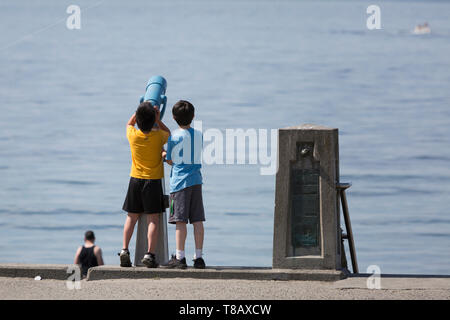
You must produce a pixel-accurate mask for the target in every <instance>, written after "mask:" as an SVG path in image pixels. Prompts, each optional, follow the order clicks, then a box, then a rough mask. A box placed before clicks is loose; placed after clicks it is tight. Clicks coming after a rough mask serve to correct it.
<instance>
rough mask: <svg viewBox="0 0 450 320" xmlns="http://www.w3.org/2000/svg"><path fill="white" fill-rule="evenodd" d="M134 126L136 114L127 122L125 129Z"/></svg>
mask: <svg viewBox="0 0 450 320" xmlns="http://www.w3.org/2000/svg"><path fill="white" fill-rule="evenodd" d="M135 124H136V112H135V113H134V114H133V115H132V116H131V118H130V120H128V122H127V127H128V126H132V127H134V125H135Z"/></svg>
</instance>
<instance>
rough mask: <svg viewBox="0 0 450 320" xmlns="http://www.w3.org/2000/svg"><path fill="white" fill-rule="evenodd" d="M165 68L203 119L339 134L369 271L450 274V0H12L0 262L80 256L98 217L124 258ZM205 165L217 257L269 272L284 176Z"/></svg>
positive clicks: (110, 247) (0, 147)
mask: <svg viewBox="0 0 450 320" xmlns="http://www.w3.org/2000/svg"><path fill="white" fill-rule="evenodd" d="M71 4H76V5H79V6H80V8H81V29H79V30H76V29H75V30H69V29H68V28H67V27H66V19H67V17H69V14H68V13H66V9H67V7H68V6H69V5H71ZM371 4H377V5H379V6H380V9H381V27H382V29H380V30H369V29H367V27H366V19H367V18H368V17H369V14H367V13H366V9H367V7H368V6H369V5H371ZM425 21H427V22H428V23H429V25H430V26H431V29H432V32H431V34H426V35H421V36H419V35H414V34H412V30H413V29H414V26H415V25H417V24H421V23H424V22H425ZM156 74H161V75H163V76H164V77H165V78H166V79H167V81H168V89H167V96H168V105H169V106H172V105H173V104H174V103H175V102H176V101H177V100H178V99H187V100H190V101H191V102H192V103H193V104H194V105H195V107H196V119H197V120H201V121H202V125H203V129H204V130H206V129H208V128H216V129H219V130H221V131H222V132H225V130H226V129H227V128H228V129H235V128H243V129H251V128H255V129H274V128H275V129H276V128H282V127H287V126H293V125H299V124H303V123H316V124H320V125H326V126H330V127H336V128H339V143H340V170H341V181H344V182H352V184H353V185H352V187H351V188H350V189H349V190H348V201H349V209H350V215H351V219H352V223H353V230H354V236H355V242H356V247H357V255H358V260H359V265H360V271H361V272H365V271H366V269H367V267H368V266H370V265H377V266H379V267H380V269H381V271H382V272H383V273H420V274H450V2H449V1H378V0H377V1H372V0H371V1H147V0H146V1H144V0H140V1H101V0H98V1H97V2H96V1H87V0H70V1H65V0H63V1H61V0H58V1H56V0H52V1H31V0H29V1H13V0H2V1H1V3H0V253H1V254H0V263H6V262H20V263H64V264H65V263H72V261H73V256H74V253H75V250H76V249H77V247H78V246H79V245H80V244H81V243H82V239H83V233H84V231H86V230H88V229H92V230H94V231H95V233H96V236H97V244H98V245H100V246H101V247H102V249H103V253H104V260H105V262H106V263H107V264H117V263H118V257H117V255H116V253H117V252H118V251H119V250H120V249H121V246H122V243H121V241H122V227H123V222H124V220H125V213H124V212H122V210H121V207H122V204H123V201H124V198H125V193H126V190H127V185H128V179H129V170H130V151H129V146H128V142H127V140H126V136H125V125H126V123H127V120H128V118H129V117H130V115H131V114H132V113H133V112H134V110H135V109H136V107H137V105H138V101H139V97H140V96H141V95H142V94H143V93H144V89H145V85H146V82H147V80H148V78H149V77H150V76H152V75H156ZM164 120H166V123H167V125H168V126H169V127H170V128H171V129H175V128H176V123H175V122H174V121H173V120H172V119H171V117H170V112H168V113H166V116H165V118H164ZM249 152H255V151H254V150H253V151H251V150H250V151H249ZM168 173H169V169H168V168H166V176H167V175H168ZM203 177H204V186H203V190H204V203H205V209H206V217H207V221H206V223H205V247H204V252H205V259H206V262H207V263H208V264H210V265H243V266H270V265H271V263H272V237H273V214H274V191H275V176H273V175H268V176H267V175H265V176H264V175H260V165H259V164H256V165H255V164H252V165H250V164H246V165H237V164H234V165H232V164H228V165H219V164H215V165H204V166H203ZM166 184H167V185H168V182H167V181H166ZM168 229H169V246H170V252H174V251H175V240H174V228H173V226H169V227H168ZM191 230H192V228H190V227H189V229H188V231H189V235H188V242H187V248H186V253H187V255H188V257H190V256H192V255H193V253H194V245H193V236H192V233H191ZM133 241H134V238H133ZM130 247H131V248H134V242H133V243H132V244H131V246H130ZM188 262H190V259H189V261H188Z"/></svg>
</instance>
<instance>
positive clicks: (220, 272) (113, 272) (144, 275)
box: [0, 264, 348, 281]
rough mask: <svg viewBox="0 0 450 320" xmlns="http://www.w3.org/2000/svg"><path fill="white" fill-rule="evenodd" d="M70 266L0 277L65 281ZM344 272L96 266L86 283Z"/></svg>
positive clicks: (6, 272) (11, 271) (318, 277)
mask: <svg viewBox="0 0 450 320" xmlns="http://www.w3.org/2000/svg"><path fill="white" fill-rule="evenodd" d="M70 266H71V265H57V264H51V265H50V264H0V277H23V278H35V277H36V276H40V277H41V278H42V280H45V279H55V280H66V279H67V278H68V277H69V276H70V274H69V273H68V272H67V270H68V267H70ZM347 276H348V273H346V272H344V271H341V270H321V269H310V270H304V269H272V268H265V267H213V266H211V267H207V268H206V269H203V270H201V269H194V268H188V269H186V270H180V269H163V268H154V269H149V268H145V267H131V268H121V267H119V266H111V265H106V266H100V267H95V268H91V269H90V270H89V272H88V276H87V280H89V281H93V280H107V279H158V278H193V279H240V280H285V281H287V280H303V281H337V280H342V279H345V278H346V277H347Z"/></svg>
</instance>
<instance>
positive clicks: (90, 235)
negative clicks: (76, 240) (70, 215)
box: [84, 230, 95, 241]
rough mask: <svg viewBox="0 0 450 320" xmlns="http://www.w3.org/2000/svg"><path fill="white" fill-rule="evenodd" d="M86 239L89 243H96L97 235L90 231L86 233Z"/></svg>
mask: <svg viewBox="0 0 450 320" xmlns="http://www.w3.org/2000/svg"><path fill="white" fill-rule="evenodd" d="M84 238H85V239H86V240H88V241H94V240H95V234H94V231H91V230H88V231H86V232H85V233H84Z"/></svg>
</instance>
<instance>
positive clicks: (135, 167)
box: [119, 101, 170, 268]
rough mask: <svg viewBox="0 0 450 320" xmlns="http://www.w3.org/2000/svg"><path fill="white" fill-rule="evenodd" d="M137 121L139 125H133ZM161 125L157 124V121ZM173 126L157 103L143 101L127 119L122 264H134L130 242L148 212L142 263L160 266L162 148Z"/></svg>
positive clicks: (127, 265)
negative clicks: (128, 164)
mask: <svg viewBox="0 0 450 320" xmlns="http://www.w3.org/2000/svg"><path fill="white" fill-rule="evenodd" d="M136 123H137V126H138V128H139V130H138V129H136V128H135V127H134V125H135V124H136ZM155 123H156V124H157V125H158V128H154V124H155ZM169 136H170V130H169V129H168V128H167V127H166V126H165V125H164V123H162V122H161V120H160V113H159V109H158V108H157V107H153V106H152V104H151V103H150V102H148V101H145V102H142V103H141V104H140V105H139V107H138V108H137V110H136V113H135V114H134V115H133V116H131V118H130V120H128V123H127V138H128V141H129V143H130V149H131V173H130V183H129V186H128V192H127V196H126V198H125V202H124V204H123V208H122V209H123V210H124V211H126V212H127V213H128V215H127V218H126V221H125V225H124V227H123V249H122V251H121V252H120V253H119V256H120V266H121V267H131V260H130V252H129V250H128V245H129V243H130V239H131V236H132V235H133V231H134V226H135V225H136V222H137V220H138V219H139V215H141V214H145V215H147V223H148V252H147V253H146V254H145V255H144V258H143V259H142V263H144V264H145V265H146V266H147V267H149V268H156V267H158V262H157V261H156V258H155V250H156V241H157V239H158V224H159V214H160V213H161V212H163V211H164V199H163V191H162V183H161V179H162V178H163V177H164V167H163V158H162V154H161V151H162V148H163V146H164V144H165V143H166V142H167V139H168V138H169Z"/></svg>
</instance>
